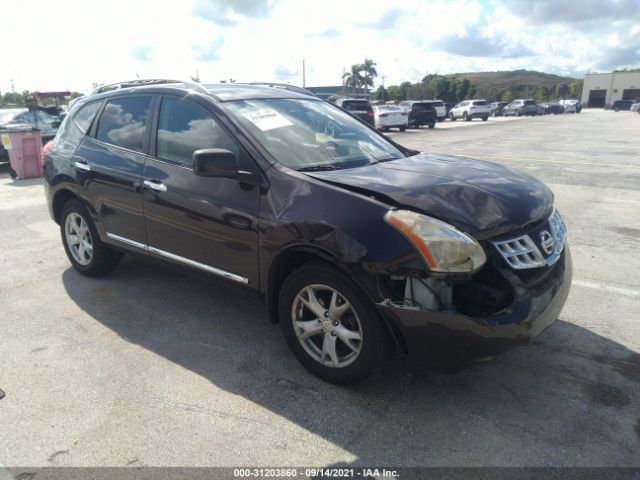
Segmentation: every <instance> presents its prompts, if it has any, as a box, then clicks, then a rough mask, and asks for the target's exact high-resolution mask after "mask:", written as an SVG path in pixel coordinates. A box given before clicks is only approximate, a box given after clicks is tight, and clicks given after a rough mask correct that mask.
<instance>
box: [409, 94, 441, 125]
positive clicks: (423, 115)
mask: <svg viewBox="0 0 640 480" xmlns="http://www.w3.org/2000/svg"><path fill="white" fill-rule="evenodd" d="M400 107H401V108H402V109H403V110H404V111H405V112H406V113H407V115H408V122H409V126H410V127H413V128H420V127H421V126H422V125H426V126H428V127H429V128H434V127H435V126H436V122H437V121H438V114H437V113H436V109H435V108H434V107H433V105H431V103H429V102H423V101H418V100H405V101H403V102H400Z"/></svg>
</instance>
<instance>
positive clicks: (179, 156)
mask: <svg viewBox="0 0 640 480" xmlns="http://www.w3.org/2000/svg"><path fill="white" fill-rule="evenodd" d="M204 148H224V149H225V150H230V151H232V152H233V153H234V154H235V155H236V158H238V154H239V150H240V147H239V145H238V144H237V143H236V141H235V140H234V139H233V138H232V137H231V136H230V135H229V134H228V133H227V131H226V130H225V129H224V128H222V126H220V124H219V123H218V122H216V121H215V120H214V119H213V117H212V116H211V115H210V114H209V113H208V112H207V111H205V110H204V109H202V108H200V107H199V106H197V105H195V104H193V103H191V102H187V101H183V100H177V99H173V98H164V99H162V105H161V106H160V117H159V119H158V135H157V140H156V156H157V157H159V158H161V159H164V160H169V161H172V162H177V163H180V164H184V165H191V164H192V163H193V152H195V151H196V150H201V149H204Z"/></svg>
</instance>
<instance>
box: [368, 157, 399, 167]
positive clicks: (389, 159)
mask: <svg viewBox="0 0 640 480" xmlns="http://www.w3.org/2000/svg"><path fill="white" fill-rule="evenodd" d="M391 160H399V158H398V157H388V158H381V159H380V160H376V161H375V162H371V163H369V165H375V164H376V163H384V162H390V161H391Z"/></svg>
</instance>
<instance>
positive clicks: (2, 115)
mask: <svg viewBox="0 0 640 480" xmlns="http://www.w3.org/2000/svg"><path fill="white" fill-rule="evenodd" d="M22 112H26V110H22V109H16V110H0V124H2V123H8V122H10V121H11V120H13V119H14V117H16V116H17V115H18V114H20V113H22Z"/></svg>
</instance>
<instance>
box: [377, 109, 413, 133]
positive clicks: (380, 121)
mask: <svg viewBox="0 0 640 480" xmlns="http://www.w3.org/2000/svg"><path fill="white" fill-rule="evenodd" d="M373 118H374V125H375V127H376V128H377V129H378V130H389V129H390V128H398V129H400V131H401V132H404V131H405V130H406V129H407V126H408V124H409V115H407V112H405V111H404V110H402V108H400V106H398V105H379V106H374V107H373Z"/></svg>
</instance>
